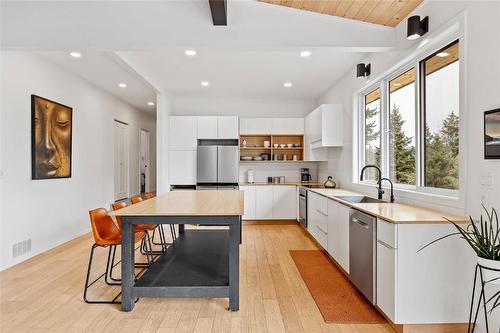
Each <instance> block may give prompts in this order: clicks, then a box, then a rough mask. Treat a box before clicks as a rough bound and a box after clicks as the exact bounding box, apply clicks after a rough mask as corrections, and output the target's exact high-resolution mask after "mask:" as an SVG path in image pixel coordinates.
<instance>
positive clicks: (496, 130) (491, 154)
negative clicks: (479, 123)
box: [484, 108, 500, 159]
mask: <svg viewBox="0 0 500 333" xmlns="http://www.w3.org/2000/svg"><path fill="white" fill-rule="evenodd" d="M484 158H485V159H500V108H498V109H493V110H489V111H485V112H484Z"/></svg>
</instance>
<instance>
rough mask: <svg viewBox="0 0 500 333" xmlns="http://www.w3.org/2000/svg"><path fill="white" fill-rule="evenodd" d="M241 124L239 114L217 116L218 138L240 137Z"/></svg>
mask: <svg viewBox="0 0 500 333" xmlns="http://www.w3.org/2000/svg"><path fill="white" fill-rule="evenodd" d="M239 136H240V134H239V126H238V117H237V116H219V117H217V138H218V139H238V138H239Z"/></svg>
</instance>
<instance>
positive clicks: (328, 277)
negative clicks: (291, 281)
mask: <svg viewBox="0 0 500 333" xmlns="http://www.w3.org/2000/svg"><path fill="white" fill-rule="evenodd" d="M290 255H291V256H292V258H293V261H294V262H295V265H296V266H297V268H298V269H299V272H300V275H301V276H302V279H303V280H304V282H305V283H306V285H307V288H308V289H309V292H310V293H311V295H312V297H313V298H314V301H315V302H316V305H317V306H318V308H319V310H320V311H321V314H322V315H323V318H324V319H325V321H326V322H327V323H338V324H379V323H386V320H385V319H384V318H383V317H382V315H381V314H380V313H378V311H377V310H376V309H375V307H374V306H373V305H372V304H371V303H370V302H369V301H368V300H367V299H366V298H365V297H364V296H363V294H361V292H359V291H358V290H357V289H356V287H354V285H353V284H352V283H351V281H349V279H348V278H347V277H346V276H345V275H344V273H343V272H342V271H340V268H338V267H337V266H336V265H335V264H333V263H332V262H331V261H330V260H329V259H328V257H327V256H326V255H325V254H324V253H323V252H321V251H317V250H298V251H290Z"/></svg>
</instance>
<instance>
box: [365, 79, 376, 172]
mask: <svg viewBox="0 0 500 333" xmlns="http://www.w3.org/2000/svg"><path fill="white" fill-rule="evenodd" d="M364 105H365V110H364V124H365V155H364V157H365V158H364V159H365V165H366V164H375V165H376V166H379V167H380V88H377V89H375V90H373V91H372V92H370V93H368V94H367V95H366V96H365V99H364ZM366 179H367V180H373V181H376V180H377V174H376V171H375V170H374V169H368V170H366Z"/></svg>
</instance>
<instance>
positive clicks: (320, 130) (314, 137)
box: [306, 104, 344, 149]
mask: <svg viewBox="0 0 500 333" xmlns="http://www.w3.org/2000/svg"><path fill="white" fill-rule="evenodd" d="M306 122H307V123H308V126H306V135H307V136H309V139H310V141H309V144H310V145H311V148H312V149H316V148H322V147H341V146H343V144H344V143H343V140H342V137H343V132H342V126H343V106H342V104H323V105H320V106H319V107H318V108H317V109H316V110H314V111H313V112H311V113H310V114H308V115H307V116H306Z"/></svg>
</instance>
